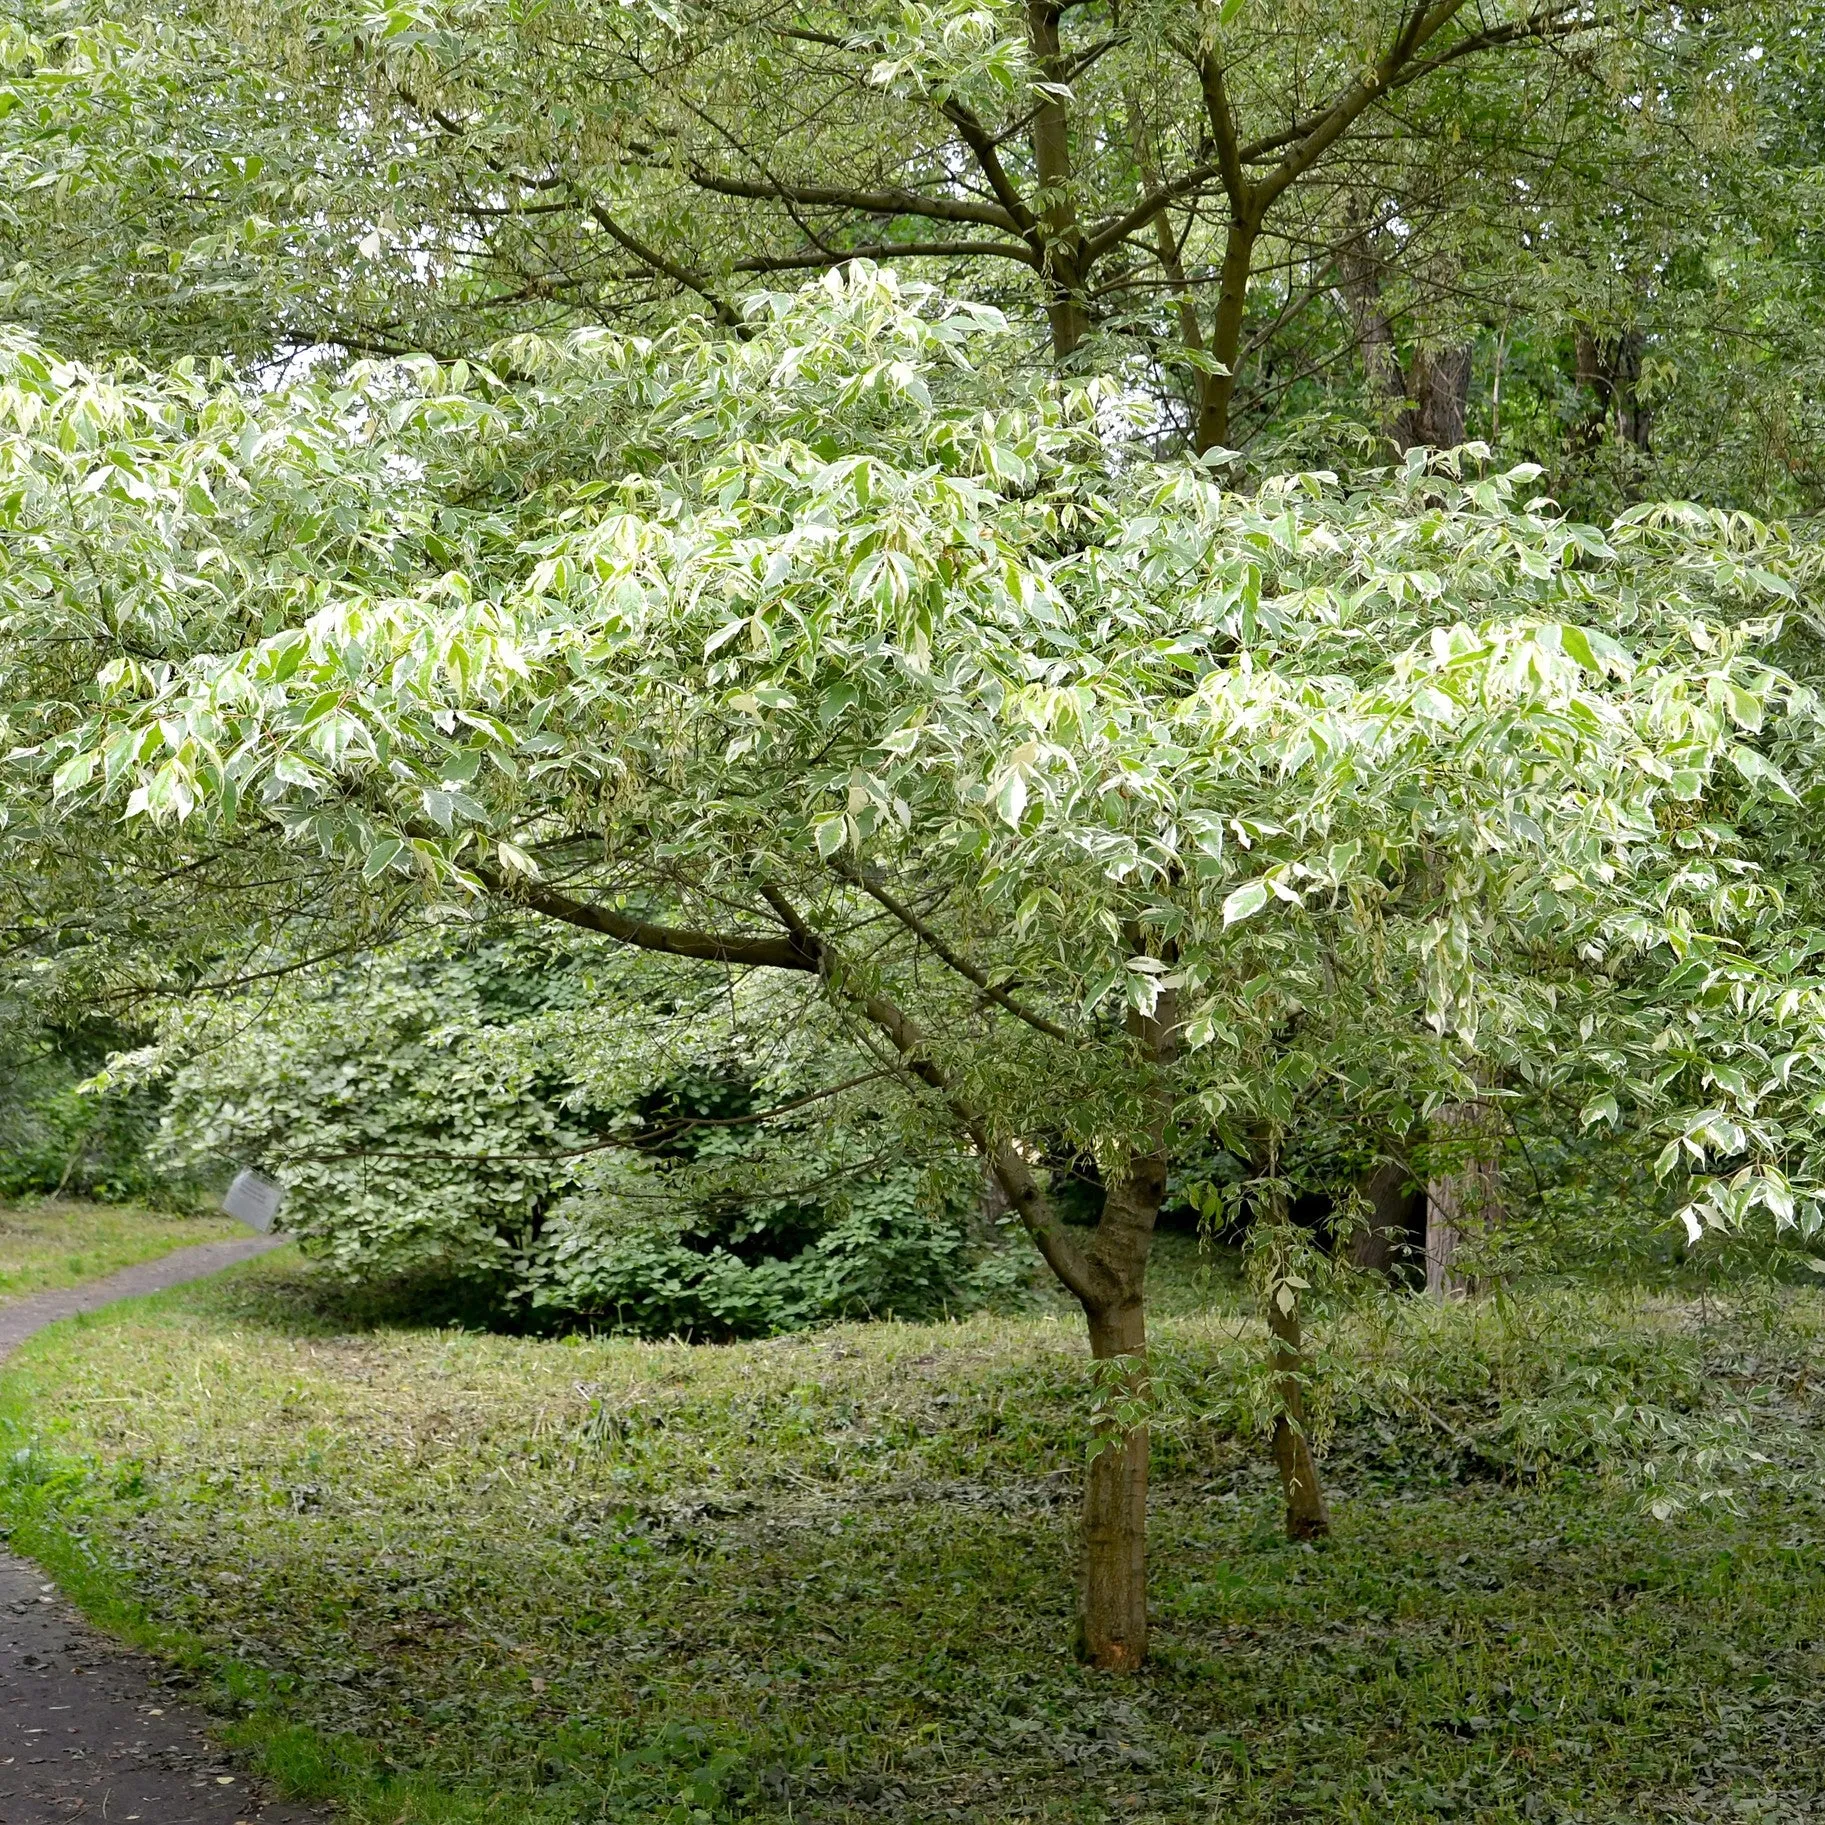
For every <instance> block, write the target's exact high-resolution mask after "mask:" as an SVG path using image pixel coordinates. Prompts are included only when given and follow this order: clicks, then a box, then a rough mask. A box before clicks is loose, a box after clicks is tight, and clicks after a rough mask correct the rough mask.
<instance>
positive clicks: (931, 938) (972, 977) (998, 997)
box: [835, 864, 1082, 1046]
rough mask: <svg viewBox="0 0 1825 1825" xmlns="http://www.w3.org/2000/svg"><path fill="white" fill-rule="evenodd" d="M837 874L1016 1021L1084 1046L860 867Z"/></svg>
mask: <svg viewBox="0 0 1825 1825" xmlns="http://www.w3.org/2000/svg"><path fill="white" fill-rule="evenodd" d="M835 866H836V870H837V873H838V874H840V875H842V877H843V878H844V879H845V880H846V881H850V882H852V883H853V884H854V885H855V886H857V887H859V888H861V890H862V891H863V893H865V894H867V895H868V897H869V898H870V899H871V900H873V901H875V902H876V903H877V904H878V905H881V906H884V907H885V908H886V909H887V910H888V911H889V912H890V913H892V914H893V916H894V917H895V918H896V919H898V920H899V921H900V923H901V924H902V925H904V926H905V927H906V929H907V930H908V931H909V932H911V933H912V934H913V935H914V936H915V937H916V938H917V939H918V940H919V942H920V943H921V944H923V945H924V946H925V947H926V949H928V950H929V951H930V952H931V953H932V954H933V955H934V956H935V957H937V958H938V960H939V961H940V962H941V963H943V964H945V965H946V966H947V967H948V968H950V969H953V970H955V971H956V972H957V974H958V975H959V976H961V977H963V979H964V980H965V981H966V982H973V983H974V984H975V985H976V987H977V988H979V989H980V990H981V991H982V992H983V994H985V995H986V996H987V997H988V998H989V1000H991V1001H993V1002H994V1003H995V1004H996V1005H997V1006H999V1007H1003V1008H1005V1009H1006V1010H1007V1011H1008V1012H1009V1013H1010V1014H1012V1015H1013V1016H1014V1018H1015V1019H1016V1020H1024V1021H1025V1022H1026V1023H1027V1025H1028V1026H1030V1027H1032V1028H1033V1029H1034V1031H1035V1032H1039V1033H1044V1034H1045V1035H1046V1037H1047V1038H1048V1039H1056V1040H1057V1041H1058V1042H1059V1043H1060V1044H1061V1045H1067V1046H1077V1045H1080V1044H1082V1040H1081V1039H1080V1037H1079V1036H1078V1035H1077V1034H1075V1033H1073V1032H1072V1031H1071V1029H1070V1028H1069V1027H1062V1026H1060V1025H1059V1024H1058V1022H1057V1021H1055V1020H1049V1019H1047V1017H1046V1016H1045V1015H1044V1014H1039V1013H1035V1012H1034V1011H1033V1010H1032V1009H1031V1008H1027V1007H1022V1006H1021V1004H1020V1003H1019V1002H1018V1001H1016V1000H1015V999H1014V997H1013V996H1012V995H1010V994H1009V993H1008V992H1007V990H1006V989H1004V988H1000V987H998V986H997V985H996V984H995V983H993V982H991V981H990V980H989V976H988V972H987V971H986V970H983V969H979V968H978V967H977V966H976V965H975V964H973V963H971V962H970V960H969V959H968V958H967V957H963V956H960V955H959V954H958V953H957V952H956V951H954V950H952V949H951V947H950V946H949V945H948V944H947V943H946V942H945V941H944V939H943V938H941V937H940V936H939V935H938V933H937V932H935V931H934V930H933V929H932V928H931V927H930V926H929V925H927V924H926V923H925V921H924V920H923V919H921V918H920V917H919V915H918V914H917V913H916V912H914V911H913V909H912V908H911V907H910V906H906V905H903V904H902V903H901V902H900V901H899V900H897V899H896V898H895V897H894V896H893V895H892V894H890V893H889V892H888V891H887V889H886V888H884V887H881V886H878V885H877V884H876V883H875V882H873V881H871V880H869V878H868V877H867V876H866V875H865V874H863V873H862V871H861V870H860V869H858V868H852V867H850V866H848V865H847V864H836V865H835Z"/></svg>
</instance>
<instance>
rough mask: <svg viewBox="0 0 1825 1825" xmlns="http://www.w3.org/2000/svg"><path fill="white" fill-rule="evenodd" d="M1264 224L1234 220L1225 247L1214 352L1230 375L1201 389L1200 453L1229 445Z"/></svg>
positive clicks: (1216, 378) (1213, 334)
mask: <svg viewBox="0 0 1825 1825" xmlns="http://www.w3.org/2000/svg"><path fill="white" fill-rule="evenodd" d="M1260 232H1261V230H1260V224H1259V223H1258V222H1254V221H1250V220H1248V219H1247V218H1240V219H1238V220H1235V221H1232V222H1231V223H1230V225H1229V237H1228V239H1227V240H1226V241H1225V242H1224V244H1223V270H1222V273H1221V275H1220V276H1219V279H1218V288H1217V316H1216V322H1215V324H1214V325H1213V326H1212V329H1211V337H1210V352H1211V354H1212V355H1213V356H1214V357H1215V358H1216V359H1217V360H1218V361H1220V362H1222V364H1223V366H1224V367H1225V368H1226V369H1228V372H1227V373H1223V374H1211V375H1208V376H1206V377H1205V378H1206V379H1207V380H1208V381H1209V385H1208V386H1203V387H1200V388H1199V389H1198V429H1197V446H1198V454H1199V455H1200V456H1202V455H1203V454H1204V453H1205V451H1207V450H1220V449H1222V448H1224V447H1225V446H1226V445H1227V444H1228V442H1229V406H1230V401H1231V400H1232V399H1234V397H1235V393H1236V369H1237V367H1238V366H1239V365H1240V363H1241V360H1242V315H1243V311H1244V309H1245V308H1246V306H1247V304H1248V275H1249V271H1250V269H1251V268H1252V267H1253V265H1254V262H1255V241H1256V239H1257V238H1258V237H1259V235H1260Z"/></svg>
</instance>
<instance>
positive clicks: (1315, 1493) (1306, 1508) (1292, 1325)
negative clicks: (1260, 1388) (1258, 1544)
mask: <svg viewBox="0 0 1825 1825" xmlns="http://www.w3.org/2000/svg"><path fill="white" fill-rule="evenodd" d="M1288 1290H1290V1289H1288ZM1267 1328H1268V1330H1269V1332H1270V1333H1271V1334H1272V1336H1273V1340H1274V1349H1273V1356H1272V1359H1271V1360H1272V1364H1273V1370H1274V1376H1275V1386H1276V1388H1277V1389H1278V1391H1279V1395H1280V1413H1279V1415H1278V1417H1277V1418H1276V1419H1275V1421H1274V1464H1275V1467H1276V1468H1277V1469H1278V1470H1279V1472H1280V1488H1281V1491H1282V1493H1283V1494H1284V1495H1285V1497H1286V1537H1287V1538H1288V1539H1289V1540H1318V1539H1322V1538H1323V1537H1324V1536H1325V1535H1326V1534H1328V1533H1329V1532H1330V1531H1331V1511H1330V1508H1329V1506H1328V1504H1327V1503H1326V1502H1325V1499H1324V1488H1323V1486H1322V1485H1321V1484H1320V1483H1319V1481H1318V1465H1317V1463H1316V1462H1315V1461H1314V1459H1313V1457H1312V1445H1311V1440H1310V1439H1308V1438H1307V1437H1306V1433H1305V1388H1304V1383H1303V1379H1302V1378H1303V1374H1304V1369H1305V1344H1304V1339H1303V1337H1302V1336H1301V1333H1300V1326H1299V1302H1298V1298H1297V1296H1296V1295H1295V1296H1294V1297H1293V1298H1292V1299H1291V1300H1290V1301H1289V1302H1288V1304H1286V1305H1283V1304H1282V1303H1281V1301H1280V1299H1279V1298H1277V1297H1276V1296H1275V1295H1274V1293H1273V1291H1272V1289H1270V1290H1269V1294H1268V1300H1267Z"/></svg>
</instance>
